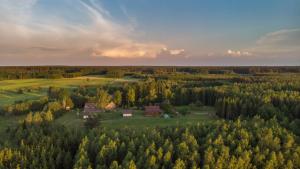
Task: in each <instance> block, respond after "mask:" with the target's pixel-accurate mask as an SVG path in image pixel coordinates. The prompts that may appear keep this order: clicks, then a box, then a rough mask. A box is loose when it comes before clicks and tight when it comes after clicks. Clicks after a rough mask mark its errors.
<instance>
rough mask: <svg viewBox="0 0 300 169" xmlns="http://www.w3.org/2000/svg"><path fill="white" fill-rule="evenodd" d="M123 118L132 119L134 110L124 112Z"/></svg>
mask: <svg viewBox="0 0 300 169" xmlns="http://www.w3.org/2000/svg"><path fill="white" fill-rule="evenodd" d="M123 117H132V110H123Z"/></svg>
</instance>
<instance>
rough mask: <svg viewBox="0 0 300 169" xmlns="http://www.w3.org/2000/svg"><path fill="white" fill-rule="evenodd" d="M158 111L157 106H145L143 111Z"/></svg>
mask: <svg viewBox="0 0 300 169" xmlns="http://www.w3.org/2000/svg"><path fill="white" fill-rule="evenodd" d="M153 112H156V113H160V112H161V109H160V107H159V106H145V113H153Z"/></svg>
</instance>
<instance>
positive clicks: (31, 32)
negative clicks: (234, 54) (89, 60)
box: [0, 0, 184, 60]
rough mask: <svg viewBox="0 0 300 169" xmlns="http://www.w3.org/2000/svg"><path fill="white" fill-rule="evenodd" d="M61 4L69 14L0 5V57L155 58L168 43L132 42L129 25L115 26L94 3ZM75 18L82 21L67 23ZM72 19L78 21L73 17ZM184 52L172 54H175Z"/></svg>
mask: <svg viewBox="0 0 300 169" xmlns="http://www.w3.org/2000/svg"><path fill="white" fill-rule="evenodd" d="M58 2H65V3H64V5H67V6H64V7H65V9H70V11H71V9H72V10H73V12H70V13H67V14H68V16H67V17H66V16H65V15H61V14H60V13H57V12H55V11H51V10H55V9H51V8H49V9H48V8H47V10H48V11H47V12H48V13H51V16H48V15H43V14H40V13H39V10H35V9H36V8H39V7H40V6H39V5H40V4H39V3H42V1H39V0H22V1H20V0H2V2H1V4H0V17H1V20H0V39H1V41H0V51H1V52H0V57H1V58H5V57H11V56H14V57H27V58H34V57H44V58H45V60H46V59H47V58H49V57H51V58H54V57H69V58H71V57H73V56H74V55H80V56H83V57H84V56H92V57H109V58H155V57H157V56H158V55H160V54H161V52H162V50H163V49H164V48H166V46H167V45H165V44H163V43H160V42H142V41H140V40H136V39H135V38H134V37H136V36H137V35H136V30H135V29H134V27H135V26H134V25H132V24H131V23H129V24H128V25H126V24H125V25H124V24H119V23H118V22H116V21H115V20H114V19H113V17H112V16H111V15H110V13H109V12H108V11H106V10H105V9H104V8H103V7H102V6H101V4H100V3H99V2H98V1H95V0H72V1H66V0H64V1H58ZM77 15H82V16H84V17H85V18H84V19H83V20H84V22H86V23H84V24H83V23H82V22H72V19H71V20H70V19H69V18H76V17H77ZM76 19H77V18H76ZM183 52H184V50H182V49H180V50H172V51H170V54H171V55H178V54H181V53H183Z"/></svg>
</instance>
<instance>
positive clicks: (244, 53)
mask: <svg viewBox="0 0 300 169" xmlns="http://www.w3.org/2000/svg"><path fill="white" fill-rule="evenodd" d="M226 55H228V56H232V57H240V56H252V55H253V54H252V53H250V52H247V51H239V50H236V51H234V50H231V49H228V50H227V53H226Z"/></svg>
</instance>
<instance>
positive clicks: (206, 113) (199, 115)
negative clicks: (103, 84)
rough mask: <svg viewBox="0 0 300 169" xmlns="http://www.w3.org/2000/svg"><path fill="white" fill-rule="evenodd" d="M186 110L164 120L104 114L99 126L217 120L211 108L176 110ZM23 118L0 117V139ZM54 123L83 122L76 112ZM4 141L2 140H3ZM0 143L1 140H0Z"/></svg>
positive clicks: (138, 112) (75, 124) (78, 124)
mask: <svg viewBox="0 0 300 169" xmlns="http://www.w3.org/2000/svg"><path fill="white" fill-rule="evenodd" d="M183 108H185V109H186V108H188V109H189V111H190V112H191V114H189V115H186V116H178V117H174V118H169V119H164V118H162V117H145V116H144V113H143V111H142V110H136V111H134V115H133V117H130V118H123V117H122V115H121V110H117V111H115V112H106V113H102V114H101V118H100V126H102V127H106V128H123V127H134V128H145V127H157V126H177V125H192V124H197V123H201V122H205V123H208V122H212V121H215V120H217V117H215V116H214V112H215V110H214V108H213V107H205V106H204V107H190V106H180V107H176V109H178V110H180V109H183ZM24 118H25V115H24V116H7V117H6V116H0V137H1V138H6V137H8V134H7V133H6V129H7V128H8V127H16V126H17V125H18V123H19V122H20V121H21V120H23V119H24ZM54 123H57V124H62V125H64V126H66V127H67V128H73V129H76V128H83V127H84V120H83V119H82V116H81V115H79V116H78V114H77V111H70V112H66V113H65V114H64V115H63V116H61V117H59V118H58V119H56V120H55V121H54ZM3 140H4V139H3ZM0 142H1V139H0Z"/></svg>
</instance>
